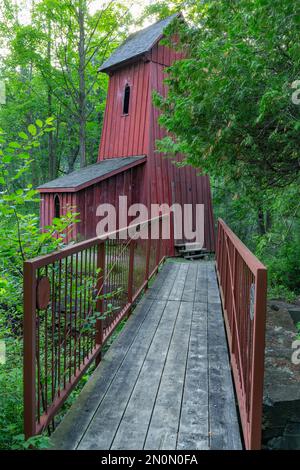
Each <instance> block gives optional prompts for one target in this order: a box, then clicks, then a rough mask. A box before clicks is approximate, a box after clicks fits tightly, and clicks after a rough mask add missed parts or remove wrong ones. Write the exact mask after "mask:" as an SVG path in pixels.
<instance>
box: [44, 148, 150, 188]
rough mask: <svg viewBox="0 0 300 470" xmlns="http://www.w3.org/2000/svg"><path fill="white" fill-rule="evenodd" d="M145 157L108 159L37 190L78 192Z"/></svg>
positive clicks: (140, 161) (137, 162)
mask: <svg viewBox="0 0 300 470" xmlns="http://www.w3.org/2000/svg"><path fill="white" fill-rule="evenodd" d="M145 158H146V157H145V155H142V156H136V157H121V158H109V159H107V160H102V161H101V162H98V163H95V164H94V165H89V166H87V167H85V168H81V169H80V170H76V171H73V172H72V173H69V174H68V175H65V176H62V177H60V178H56V179H55V180H52V181H49V182H48V183H45V184H43V185H41V186H39V187H38V188H37V189H38V190H40V191H41V192H43V191H46V192H47V191H49V190H51V189H54V190H62V189H64V190H66V192H68V191H74V190H76V191H78V190H79V189H81V188H82V187H86V186H90V185H91V184H94V183H96V182H97V181H99V180H101V179H104V178H105V177H106V176H107V175H110V174H111V173H114V172H119V171H122V169H123V168H125V167H127V166H128V167H132V166H135V165H137V164H139V163H142V161H143V160H145Z"/></svg>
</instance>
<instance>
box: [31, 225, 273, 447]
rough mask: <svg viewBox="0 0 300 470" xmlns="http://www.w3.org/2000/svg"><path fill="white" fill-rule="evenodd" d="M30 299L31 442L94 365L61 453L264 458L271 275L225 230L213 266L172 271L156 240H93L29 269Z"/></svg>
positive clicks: (60, 438)
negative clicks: (237, 453) (232, 452)
mask: <svg viewBox="0 0 300 470" xmlns="http://www.w3.org/2000/svg"><path fill="white" fill-rule="evenodd" d="M161 220H162V218H161V217H160V218H158V219H156V220H155V221H154V220H153V219H152V220H151V221H148V222H147V223H146V224H145V226H144V228H143V229H144V230H146V231H147V232H148V234H150V232H151V226H152V225H153V223H158V224H159V225H161ZM159 233H161V231H159ZM24 287H25V289H24V292H25V322H24V352H25V358H24V379H25V432H26V436H27V437H29V436H32V435H35V434H37V433H40V432H42V431H43V430H46V429H47V428H48V429H52V426H53V423H54V422H55V417H56V415H57V413H58V412H59V410H60V408H61V406H62V404H63V403H64V401H65V399H66V398H67V397H68V395H69V393H70V392H71V391H72V390H73V388H74V387H75V385H76V384H77V382H78V381H79V380H80V378H81V377H82V375H83V374H84V372H85V371H86V369H87V368H88V367H89V366H90V365H91V364H92V363H93V361H94V360H96V361H97V363H98V364H99V365H98V367H97V368H96V370H95V372H94V373H93V375H92V377H91V379H90V380H89V381H88V383H87V384H86V385H85V387H84V388H83V390H82V392H81V394H80V395H79V398H78V399H77V400H76V401H75V403H74V404H73V406H72V407H71V408H70V410H69V411H68V413H67V415H66V417H65V418H64V419H63V421H62V423H61V424H60V425H59V426H58V427H57V428H56V430H55V432H54V433H53V434H52V443H53V445H54V447H55V448H58V449H122V450H130V449H151V450H157V449H163V450H167V449H170V450H174V449H180V450H195V449H241V448H242V447H245V448H246V449H257V448H260V441H261V414H262V392H263V363H264V328H265V326H264V325H265V309H266V269H265V268H264V266H263V265H262V264H261V263H260V262H259V261H258V260H257V259H256V258H255V257H254V256H253V255H252V254H251V253H250V252H249V250H248V249H247V248H246V247H245V246H244V245H243V244H242V243H241V242H240V240H239V239H238V238H237V237H236V236H235V235H234V234H233V233H232V232H231V230H230V229H229V228H228V227H227V226H226V225H225V224H224V222H223V221H219V229H218V240H217V253H216V262H215V261H213V260H211V261H189V262H187V261H184V260H181V259H178V258H175V259H166V258H165V241H164V240H162V239H161V237H160V238H159V239H158V240H151V237H149V238H148V239H147V240H142V239H139V240H136V239H133V238H129V239H126V240H124V239H121V238H120V237H119V236H116V238H115V239H114V240H111V239H110V240H106V241H105V240H104V239H99V238H97V239H92V240H88V241H85V242H82V243H79V244H75V245H73V246H70V247H68V248H67V249H65V250H62V251H59V252H57V253H54V254H50V255H46V256H44V257H41V258H37V259H35V260H32V261H27V262H25V286H24ZM131 312H132V313H131ZM128 317H129V319H128V321H127V322H126V324H125V326H124V328H123V329H122V331H121V333H120V334H119V335H118V337H117V338H116V339H115V340H114V341H113V343H112V345H111V346H110V347H109V349H108V351H107V352H106V353H105V354H104V355H103V356H102V357H101V351H102V349H103V346H104V345H105V344H106V342H107V340H108V338H109V337H110V336H111V334H112V333H113V332H114V331H115V329H116V327H118V325H120V322H122V321H123V320H124V319H125V318H128Z"/></svg>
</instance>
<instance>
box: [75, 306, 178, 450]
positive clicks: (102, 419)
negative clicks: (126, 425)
mask: <svg viewBox="0 0 300 470" xmlns="http://www.w3.org/2000/svg"><path fill="white" fill-rule="evenodd" d="M165 306H166V303H165V302H163V301H162V302H160V301H157V302H156V303H155V304H153V305H152V307H151V309H150V311H149V321H148V322H147V323H144V328H142V329H141V331H140V333H139V334H138V335H137V336H136V337H135V340H134V342H133V344H132V346H131V348H130V350H129V352H128V354H127V356H126V361H124V362H123V364H122V365H121V367H120V368H119V370H118V374H117V375H116V376H115V378H114V380H113V382H112V383H111V385H110V387H109V389H108V390H107V392H106V394H105V396H104V397H103V399H102V401H101V403H100V405H99V407H98V409H97V412H96V413H95V415H94V417H93V420H92V422H91V424H90V426H89V428H88V429H87V432H86V433H85V435H84V436H83V439H82V440H81V442H80V444H79V446H78V449H109V448H110V446H111V444H112V441H113V439H114V436H115V433H116V431H117V429H118V426H119V423H120V421H121V418H122V415H123V413H124V411H125V409H126V405H127V402H128V400H129V398H130V396H131V393H132V390H133V387H134V384H135V382H136V380H137V378H138V376H139V374H140V370H141V368H142V366H143V364H144V361H145V357H146V355H147V353H148V350H149V348H150V346H151V344H152V341H153V338H154V337H155V334H156V332H157V329H158V327H160V328H161V327H162V325H164V324H165V323H167V322H168V321H170V317H169V316H168V312H169V310H168V311H167V314H165V312H166V310H165Z"/></svg>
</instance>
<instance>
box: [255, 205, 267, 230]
mask: <svg viewBox="0 0 300 470" xmlns="http://www.w3.org/2000/svg"><path fill="white" fill-rule="evenodd" d="M257 222H258V231H259V234H260V235H265V234H266V227H265V220H264V211H263V209H262V208H261V207H259V208H258V214H257Z"/></svg>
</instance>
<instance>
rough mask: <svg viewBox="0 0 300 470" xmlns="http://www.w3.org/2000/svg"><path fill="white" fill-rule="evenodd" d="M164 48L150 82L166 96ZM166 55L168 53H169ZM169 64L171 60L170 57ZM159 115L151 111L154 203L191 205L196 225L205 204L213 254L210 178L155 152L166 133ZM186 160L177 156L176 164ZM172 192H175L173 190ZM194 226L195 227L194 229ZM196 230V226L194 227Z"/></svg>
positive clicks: (207, 241)
mask: <svg viewBox="0 0 300 470" xmlns="http://www.w3.org/2000/svg"><path fill="white" fill-rule="evenodd" d="M163 49H164V46H158V51H154V50H153V52H154V53H155V54H156V55H154V54H153V55H154V58H155V59H156V60H157V62H151V70H150V82H151V90H157V91H158V92H159V93H160V94H161V95H163V96H165V95H166V93H167V88H166V86H165V84H164V79H165V72H164V65H161V63H160V61H162V60H163V59H162V57H164V56H163V53H162V51H163ZM167 54H169V52H168V51H167ZM170 55H171V58H170V60H174V58H175V57H174V55H173V57H172V53H171V54H170ZM167 60H168V56H167ZM158 117H159V111H158V109H157V108H155V107H154V106H152V108H151V132H150V135H151V138H150V142H149V152H148V153H149V162H147V164H148V165H149V167H150V174H151V176H150V178H149V179H150V181H151V183H150V184H151V195H152V202H158V203H162V202H168V203H169V204H170V205H171V204H172V203H180V204H181V205H184V204H192V205H193V208H194V209H193V215H194V224H195V214H196V204H204V213H205V222H204V224H205V225H204V232H205V234H204V245H205V248H206V249H208V250H211V251H214V249H215V236H214V219H213V210H212V201H211V192H210V184H209V178H208V176H205V175H201V176H200V175H198V173H199V170H198V169H195V168H193V167H190V166H185V167H181V168H178V167H176V166H175V165H174V163H173V162H172V161H171V160H170V159H169V158H165V157H164V155H163V154H161V153H158V152H157V151H156V144H155V142H156V140H159V139H161V138H163V137H164V136H165V135H166V132H165V131H164V130H163V129H162V128H161V127H160V126H159V124H158ZM182 159H183V156H182V155H178V157H177V161H181V160H182ZM172 188H173V190H172ZM194 224H193V225H194ZM193 228H195V225H194V227H193Z"/></svg>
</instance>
